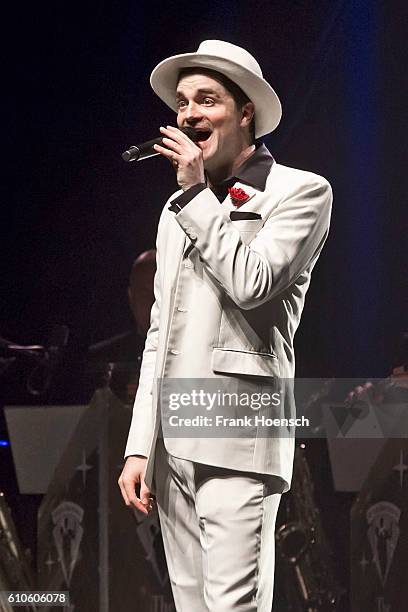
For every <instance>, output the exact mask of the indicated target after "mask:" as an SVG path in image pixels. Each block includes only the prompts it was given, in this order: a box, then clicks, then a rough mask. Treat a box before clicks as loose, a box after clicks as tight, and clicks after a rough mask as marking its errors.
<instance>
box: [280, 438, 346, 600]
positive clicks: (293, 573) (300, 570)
mask: <svg viewBox="0 0 408 612" xmlns="http://www.w3.org/2000/svg"><path fill="white" fill-rule="evenodd" d="M284 501H285V503H286V507H285V510H286V511H285V515H286V516H285V522H284V524H283V525H282V526H281V527H280V528H279V529H278V530H277V533H276V544H277V551H278V553H279V556H280V559H281V564H282V565H281V567H282V570H283V571H282V573H283V581H284V591H285V594H286V598H287V604H288V609H289V611H290V612H334V611H338V612H344V610H345V608H344V601H343V599H344V594H345V590H344V589H343V588H342V587H341V586H340V584H339V583H338V581H337V579H336V577H335V572H334V567H333V562H332V551H331V550H330V547H329V544H328V541H327V538H326V535H325V533H324V530H323V527H322V524H321V519H320V512H319V510H318V508H317V506H316V504H315V501H314V495H313V482H312V478H311V474H310V470H309V466H308V464H307V461H306V457H305V455H304V450H303V448H302V447H301V446H299V447H297V448H296V451H295V462H294V469H293V482H292V487H291V490H290V492H289V493H287V494H286V495H285V500H284Z"/></svg>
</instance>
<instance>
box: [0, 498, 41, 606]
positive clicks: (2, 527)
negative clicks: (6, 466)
mask: <svg viewBox="0 0 408 612" xmlns="http://www.w3.org/2000/svg"><path fill="white" fill-rule="evenodd" d="M34 588H35V585H34V576H33V573H32V570H31V568H30V564H29V562H28V559H27V558H26V556H25V554H24V551H23V549H22V546H21V543H20V540H19V538H18V535H17V531H16V528H15V525H14V522H13V519H12V516H11V513H10V509H9V507H8V506H7V503H6V499H5V496H4V493H1V492H0V612H13V606H12V605H11V604H10V603H8V602H7V600H6V599H5V598H4V597H3V598H2V595H1V592H2V591H32V590H33V589H34ZM19 610H21V612H33V611H35V610H36V607H35V606H32V605H27V606H22V607H19Z"/></svg>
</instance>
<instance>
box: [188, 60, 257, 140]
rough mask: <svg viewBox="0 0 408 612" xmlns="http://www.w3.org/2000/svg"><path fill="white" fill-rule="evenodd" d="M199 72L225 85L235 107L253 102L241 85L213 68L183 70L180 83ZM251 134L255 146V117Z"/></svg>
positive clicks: (251, 125)
mask: <svg viewBox="0 0 408 612" xmlns="http://www.w3.org/2000/svg"><path fill="white" fill-rule="evenodd" d="M197 72H199V73H200V74H201V73H202V74H206V75H208V76H210V77H212V78H213V79H215V80H216V81H218V82H219V83H221V85H223V86H224V87H225V89H226V90H227V91H228V92H229V93H230V94H231V96H232V98H233V100H234V102H235V106H236V107H237V108H238V109H240V108H242V107H243V106H244V105H245V104H247V103H248V102H251V100H250V99H249V98H248V96H247V95H246V93H245V92H243V91H242V89H241V88H240V87H239V85H237V84H236V83H234V81H231V79H229V78H228V77H227V76H225V74H222V73H221V72H218V70H211V68H200V67H199V66H197V68H182V69H181V70H180V72H179V75H178V81H180V79H181V78H182V77H184V76H188V75H190V74H196V73H197ZM249 134H250V136H251V140H252V144H253V143H254V142H255V115H254V116H253V117H252V121H251V123H250V125H249Z"/></svg>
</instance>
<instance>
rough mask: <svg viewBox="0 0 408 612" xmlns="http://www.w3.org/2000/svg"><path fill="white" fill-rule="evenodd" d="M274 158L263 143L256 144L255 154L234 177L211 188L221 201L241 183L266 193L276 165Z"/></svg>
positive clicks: (240, 167) (238, 169)
mask: <svg viewBox="0 0 408 612" xmlns="http://www.w3.org/2000/svg"><path fill="white" fill-rule="evenodd" d="M274 161H275V160H274V158H273V157H272V155H271V153H270V152H269V151H268V149H267V148H266V146H265V145H264V144H263V142H260V143H257V144H256V149H255V151H254V153H253V154H252V155H251V157H249V158H248V159H247V160H246V161H245V162H244V163H243V164H241V166H239V168H237V171H236V172H235V174H234V176H232V177H229V178H227V179H225V180H224V181H222V182H221V183H219V184H217V185H213V187H212V188H211V189H212V191H213V192H214V193H215V195H216V196H217V197H218V199H220V200H221V201H222V200H223V199H224V198H225V196H226V195H227V194H228V188H229V187H232V186H233V185H234V183H236V182H237V181H239V182H240V183H245V184H246V185H251V186H252V187H255V189H259V191H265V186H266V179H267V178H268V175H269V172H270V170H271V168H272V165H273V163H274Z"/></svg>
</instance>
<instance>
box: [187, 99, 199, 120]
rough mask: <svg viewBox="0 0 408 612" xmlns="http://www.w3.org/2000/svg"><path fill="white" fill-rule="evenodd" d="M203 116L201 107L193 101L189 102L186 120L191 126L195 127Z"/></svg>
mask: <svg viewBox="0 0 408 612" xmlns="http://www.w3.org/2000/svg"><path fill="white" fill-rule="evenodd" d="M202 116H203V115H202V112H201V108H200V106H199V105H198V104H196V103H195V102H193V101H191V102H189V105H188V106H187V108H186V113H185V120H186V121H187V122H188V123H189V124H191V125H193V124H194V123H198V121H200V119H201V117H202Z"/></svg>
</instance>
